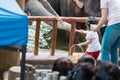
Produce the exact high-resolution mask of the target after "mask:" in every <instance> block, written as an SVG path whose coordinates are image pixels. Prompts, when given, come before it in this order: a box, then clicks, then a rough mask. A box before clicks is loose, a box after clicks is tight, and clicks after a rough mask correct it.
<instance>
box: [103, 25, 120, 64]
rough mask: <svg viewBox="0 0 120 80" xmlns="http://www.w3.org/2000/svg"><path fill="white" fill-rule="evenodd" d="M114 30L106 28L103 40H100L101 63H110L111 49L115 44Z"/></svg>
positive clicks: (110, 27) (111, 27) (109, 27)
mask: <svg viewBox="0 0 120 80" xmlns="http://www.w3.org/2000/svg"><path fill="white" fill-rule="evenodd" d="M116 35H118V34H116V32H115V29H114V28H113V25H112V26H108V27H107V28H106V31H105V33H104V36H103V39H102V48H101V52H102V54H101V60H102V62H105V61H111V57H110V54H111V47H112V45H113V44H114V43H115V41H116V39H117V37H116Z"/></svg>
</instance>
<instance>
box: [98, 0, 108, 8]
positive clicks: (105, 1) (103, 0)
mask: <svg viewBox="0 0 120 80" xmlns="http://www.w3.org/2000/svg"><path fill="white" fill-rule="evenodd" d="M107 5H108V0H100V8H107Z"/></svg>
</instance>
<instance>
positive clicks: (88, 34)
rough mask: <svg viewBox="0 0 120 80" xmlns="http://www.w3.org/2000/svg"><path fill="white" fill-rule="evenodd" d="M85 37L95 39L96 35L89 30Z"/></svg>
mask: <svg viewBox="0 0 120 80" xmlns="http://www.w3.org/2000/svg"><path fill="white" fill-rule="evenodd" d="M85 38H86V39H93V38H94V36H93V34H92V32H88V33H87V35H86V37H85Z"/></svg>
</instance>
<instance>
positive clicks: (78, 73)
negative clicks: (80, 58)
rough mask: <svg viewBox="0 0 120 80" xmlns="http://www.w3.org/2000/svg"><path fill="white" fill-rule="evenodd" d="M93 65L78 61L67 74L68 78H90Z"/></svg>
mask: <svg viewBox="0 0 120 80" xmlns="http://www.w3.org/2000/svg"><path fill="white" fill-rule="evenodd" d="M93 76H94V66H93V65H92V64H91V63H80V64H79V65H78V66H77V67H75V68H74V69H73V70H72V71H70V72H69V74H68V76H67V77H68V80H92V78H93Z"/></svg>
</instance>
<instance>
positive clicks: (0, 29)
mask: <svg viewBox="0 0 120 80" xmlns="http://www.w3.org/2000/svg"><path fill="white" fill-rule="evenodd" d="M27 40H28V18H27V16H26V15H25V14H24V12H23V11H22V10H21V8H20V7H19V5H18V4H17V2H16V0H0V46H22V45H26V44H27Z"/></svg>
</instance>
